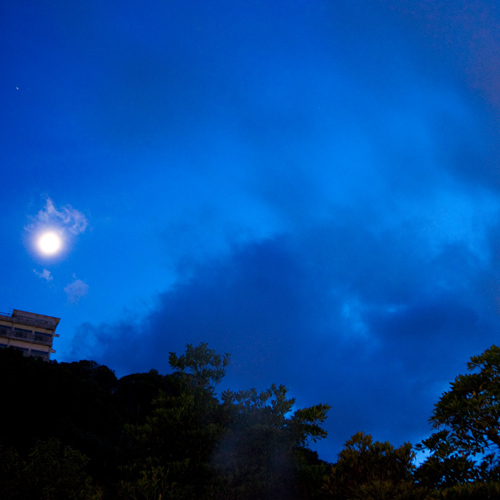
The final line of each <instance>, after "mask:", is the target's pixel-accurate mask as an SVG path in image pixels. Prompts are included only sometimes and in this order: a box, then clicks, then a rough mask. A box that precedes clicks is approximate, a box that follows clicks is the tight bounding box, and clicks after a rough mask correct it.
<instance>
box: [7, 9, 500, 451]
mask: <svg viewBox="0 0 500 500" xmlns="http://www.w3.org/2000/svg"><path fill="white" fill-rule="evenodd" d="M0 47H1V49H0V63H1V66H0V67H1V77H0V110H1V112H0V151H1V156H0V162H1V163H0V166H1V177H2V184H1V185H2V188H1V193H2V195H1V196H0V208H1V213H2V218H1V220H2V252H1V255H2V261H3V262H2V271H1V276H2V279H1V280H0V310H1V311H3V312H9V310H10V309H12V308H16V309H22V310H27V311H32V312H36V313H40V314H47V315H52V316H57V317H59V318H61V322H60V325H59V327H58V330H57V332H58V333H59V334H60V338H58V339H56V341H55V343H54V348H55V349H56V351H57V353H56V354H55V355H54V356H53V357H54V358H55V359H56V360H58V361H72V360H79V359H93V360H96V361H97V362H99V363H102V364H106V365H107V366H109V367H110V368H112V369H114V370H115V372H116V374H117V375H118V376H122V375H125V374H128V373H133V372H144V371H149V370H150V369H152V368H155V369H157V370H158V371H160V372H161V373H167V372H168V371H169V367H168V353H169V351H175V352H177V353H181V352H183V350H184V347H185V345H186V344H187V343H193V344H198V343H199V342H208V344H209V347H210V348H213V349H215V350H216V351H218V352H221V353H222V352H230V353H231V354H232V358H231V359H232V362H231V365H230V367H229V370H228V375H227V377H226V379H225V382H224V384H225V387H231V388H232V389H246V388H250V387H254V386H255V387H257V388H258V389H264V388H266V387H268V386H270V385H271V384H272V383H277V384H284V385H285V386H287V387H288V388H289V390H290V396H293V397H295V398H296V400H297V405H298V406H299V407H304V406H309V405H313V404H317V403H326V404H330V405H331V406H332V410H331V411H330V413H329V419H328V423H327V429H328V432H329V437H328V439H327V440H326V442H324V443H323V444H322V445H321V446H319V447H318V448H317V449H318V450H319V452H320V457H322V458H324V459H327V460H332V461H333V460H335V456H336V454H337V453H338V452H339V451H340V449H341V447H342V444H343V443H344V442H345V441H346V440H347V439H348V438H349V437H350V436H351V435H352V434H354V433H355V432H357V431H364V432H366V433H370V434H372V435H373V437H374V438H375V439H377V440H383V441H385V440H389V441H391V443H393V444H394V445H397V444H401V443H403V442H404V441H410V442H412V443H417V442H418V441H419V440H421V439H422V438H424V437H426V436H427V435H428V434H429V432H430V427H429V424H428V418H429V417H430V415H431V411H432V408H433V404H434V403H435V402H436V401H437V399H438V398H439V395H440V394H441V393H442V391H444V390H446V389H447V387H448V384H449V382H450V381H452V380H453V379H454V377H455V376H456V375H458V374H459V373H463V372H464V371H465V369H466V367H465V363H466V362H467V361H468V360H469V358H470V356H472V355H474V354H479V353H481V352H483V351H484V350H485V349H486V348H488V347H489V346H491V345H492V344H494V343H497V344H498V342H499V336H500V317H499V312H500V217H499V215H500V169H499V161H500V147H499V146H500V10H499V7H498V2H495V1H493V0H490V1H482V0H474V1H472V0H471V1H462V0H456V1H453V2H451V1H446V0H440V1H438V0H428V1H417V0H414V1H410V0H387V1H386V0H378V1H377V0H330V1H322V0H317V1H316V0H315V1H299V0H294V1H280V0H276V1H272V2H270V1H268V0H266V1H264V0H255V1H254V0H250V1H247V2H237V1H236V2H235V1H234V0H232V1H229V0H228V1H222V0H214V1H206V0H203V1H202V0H200V1H194V0H183V1H171V0H143V1H141V2H137V1H130V0H121V1H120V2H118V1H113V0H104V1H94V0H81V1H80V0H75V1H72V2H68V1H63V0H41V1H35V0H22V1H16V2H2V4H1V5H0ZM47 229H50V230H51V231H53V232H55V233H56V234H58V235H59V236H60V237H61V239H62V249H61V251H60V252H57V253H56V254H54V255H51V256H47V255H44V254H42V253H41V252H40V251H39V249H38V248H37V245H36V241H37V238H38V237H39V235H40V234H41V233H43V231H45V230H47ZM224 384H223V385H224Z"/></svg>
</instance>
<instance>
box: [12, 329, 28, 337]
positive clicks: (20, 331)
mask: <svg viewBox="0 0 500 500" xmlns="http://www.w3.org/2000/svg"><path fill="white" fill-rule="evenodd" d="M14 337H16V339H27V338H30V337H31V330H26V329H25V328H14Z"/></svg>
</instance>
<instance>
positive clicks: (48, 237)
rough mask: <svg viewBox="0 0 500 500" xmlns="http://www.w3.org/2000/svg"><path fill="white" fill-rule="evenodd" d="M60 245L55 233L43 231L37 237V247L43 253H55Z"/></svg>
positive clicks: (59, 239)
mask: <svg viewBox="0 0 500 500" xmlns="http://www.w3.org/2000/svg"><path fill="white" fill-rule="evenodd" d="M61 246H62V242H61V238H60V237H59V236H58V235H57V234H56V233H52V232H48V233H44V234H42V235H41V236H40V238H39V239H38V249H39V250H40V251H41V252H42V253H43V254H45V255H54V254H56V253H57V252H58V251H59V250H60V249H61Z"/></svg>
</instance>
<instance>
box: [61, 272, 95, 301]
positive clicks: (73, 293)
mask: <svg viewBox="0 0 500 500" xmlns="http://www.w3.org/2000/svg"><path fill="white" fill-rule="evenodd" d="M74 278H75V281H73V282H72V283H69V284H68V285H66V286H65V287H64V291H65V292H66V295H67V296H68V301H69V302H71V303H72V304H77V303H78V302H79V301H80V299H81V298H82V297H84V296H85V295H87V293H88V291H89V286H88V285H87V283H85V282H83V281H82V280H80V279H76V277H75V276H74Z"/></svg>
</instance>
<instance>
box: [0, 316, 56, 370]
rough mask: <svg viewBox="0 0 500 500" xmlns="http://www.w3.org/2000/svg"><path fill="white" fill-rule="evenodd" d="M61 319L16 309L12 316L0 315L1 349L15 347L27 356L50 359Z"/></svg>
mask: <svg viewBox="0 0 500 500" xmlns="http://www.w3.org/2000/svg"><path fill="white" fill-rule="evenodd" d="M58 324H59V318H54V317H52V316H44V315H43V314H35V313H30V312H26V311H19V310H18V309H14V310H13V311H12V314H11V315H7V314H3V313H0V349H2V348H6V347H14V348H15V349H18V350H20V351H22V352H23V354H24V355H25V356H33V357H36V358H41V359H44V360H46V361H48V360H49V359H50V355H51V353H54V352H56V351H54V349H52V342H53V341H54V337H59V335H58V334H57V333H55V331H56V327H57V325H58Z"/></svg>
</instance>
